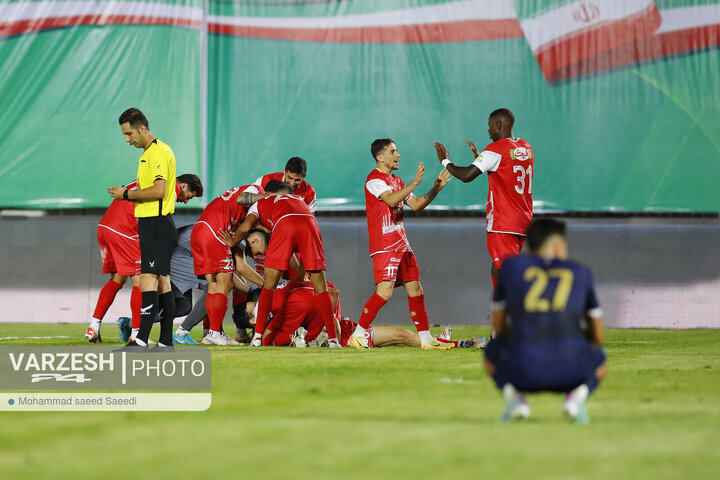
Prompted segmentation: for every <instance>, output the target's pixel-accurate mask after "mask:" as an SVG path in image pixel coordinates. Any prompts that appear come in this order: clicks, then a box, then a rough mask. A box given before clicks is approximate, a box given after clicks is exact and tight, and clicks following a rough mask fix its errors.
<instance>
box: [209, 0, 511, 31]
mask: <svg viewBox="0 0 720 480" xmlns="http://www.w3.org/2000/svg"><path fill="white" fill-rule="evenodd" d="M514 18H517V15H516V14H515V9H514V8H513V5H512V0H465V1H461V2H450V3H443V4H440V5H428V6H424V7H417V8H406V9H402V10H391V11H387V12H378V13H364V14H356V15H345V16H336V17H229V16H217V15H211V16H210V18H209V21H210V22H211V23H217V24H221V25H233V26H244V27H264V28H309V29H332V28H358V27H388V26H396V25H422V24H433V23H446V22H460V21H467V20H507V19H514Z"/></svg>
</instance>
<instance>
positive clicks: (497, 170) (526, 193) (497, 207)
mask: <svg viewBox="0 0 720 480" xmlns="http://www.w3.org/2000/svg"><path fill="white" fill-rule="evenodd" d="M514 124H515V116H514V115H513V113H512V112H511V111H510V110H508V109H507V108H500V109H498V110H495V111H494V112H492V113H491V114H490V118H489V119H488V134H489V135H490V140H492V143H491V144H490V145H488V146H487V147H485V149H484V150H483V151H482V152H478V149H477V148H476V147H475V145H474V144H473V143H472V142H471V141H469V140H465V141H466V142H467V144H468V146H469V147H470V150H472V153H473V155H474V157H475V161H474V162H472V163H471V164H470V165H468V166H466V167H459V166H457V165H455V164H453V163H451V162H450V152H448V150H447V148H445V147H444V146H443V145H442V144H441V143H438V142H435V150H436V152H437V155H438V160H440V163H442V164H443V166H444V167H445V168H446V169H447V171H448V172H450V173H451V174H452V175H453V176H454V177H457V178H459V179H460V180H462V181H463V182H464V183H467V182H471V181H473V180H474V179H475V178H477V177H478V176H480V174H482V173H483V172H487V174H488V184H489V187H488V196H487V207H486V213H485V217H486V230H487V246H488V251H489V252H490V258H491V259H492V266H491V278H492V282H493V288H495V287H497V275H498V270H499V269H500V267H501V266H502V262H503V260H505V259H506V258H507V257H509V256H512V255H517V254H519V253H520V250H521V249H522V246H523V244H524V243H525V232H526V231H527V229H528V227H529V226H530V222H532V216H533V202H532V182H533V173H534V171H533V168H534V166H533V161H534V155H533V149H532V147H531V146H530V144H529V143H528V142H526V141H525V140H523V139H522V138H518V137H515V136H514V135H513V133H512V128H513V125H514Z"/></svg>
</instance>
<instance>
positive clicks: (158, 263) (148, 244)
mask: <svg viewBox="0 0 720 480" xmlns="http://www.w3.org/2000/svg"><path fill="white" fill-rule="evenodd" d="M137 220H138V236H139V237H140V273H153V274H155V275H170V257H171V256H172V252H173V249H174V248H175V243H177V230H175V220H173V217H172V215H165V216H162V217H145V218H138V219H137Z"/></svg>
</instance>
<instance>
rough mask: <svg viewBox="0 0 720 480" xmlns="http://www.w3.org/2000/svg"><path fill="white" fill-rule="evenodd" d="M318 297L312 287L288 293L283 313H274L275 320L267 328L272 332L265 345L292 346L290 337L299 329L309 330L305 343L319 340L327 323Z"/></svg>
mask: <svg viewBox="0 0 720 480" xmlns="http://www.w3.org/2000/svg"><path fill="white" fill-rule="evenodd" d="M316 299H317V295H316V294H315V290H314V289H313V288H312V287H310V288H307V287H300V288H295V289H293V290H292V291H291V292H289V293H288V295H287V297H286V300H285V302H284V303H283V306H282V310H283V311H282V312H274V316H273V319H272V320H271V321H270V323H269V324H268V326H267V328H268V329H269V330H271V331H272V333H271V334H270V335H268V336H267V337H265V340H267V342H265V341H263V344H264V345H266V344H267V345H274V346H276V347H282V346H285V345H289V344H290V336H291V335H292V334H293V333H295V331H296V330H297V329H298V328H299V327H304V328H305V329H306V330H307V333H306V334H305V341H306V342H311V341H313V340H315V339H316V338H317V336H318V335H319V334H320V332H321V331H322V329H323V327H324V326H325V323H324V322H323V319H322V316H321V315H320V312H319V311H318V308H317V302H316Z"/></svg>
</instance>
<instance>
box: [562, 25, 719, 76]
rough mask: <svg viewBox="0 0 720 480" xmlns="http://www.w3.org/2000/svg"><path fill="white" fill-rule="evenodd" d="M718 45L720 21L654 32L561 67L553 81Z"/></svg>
mask: <svg viewBox="0 0 720 480" xmlns="http://www.w3.org/2000/svg"><path fill="white" fill-rule="evenodd" d="M718 45H720V24H716V25H707V26H703V27H696V28H689V29H685V30H677V31H673V32H667V33H660V34H655V35H652V36H650V37H647V38H644V39H641V40H638V41H636V42H634V43H630V44H627V45H622V46H620V47H617V48H615V49H613V50H610V51H607V52H603V53H602V54H600V55H598V56H596V57H593V58H587V59H583V60H582V61H580V62H577V63H575V64H573V65H569V66H567V67H565V68H563V69H560V70H558V71H556V72H554V73H553V74H552V77H551V79H550V81H555V82H556V81H559V80H566V79H569V78H574V77H578V76H581V75H587V74H590V73H594V72H599V71H604V70H610V69H613V68H618V67H622V66H625V65H633V64H636V63H639V62H643V61H647V60H652V59H655V58H663V57H669V56H672V55H677V54H680V53H685V52H692V51H694V50H701V49H704V48H709V47H716V46H718Z"/></svg>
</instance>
